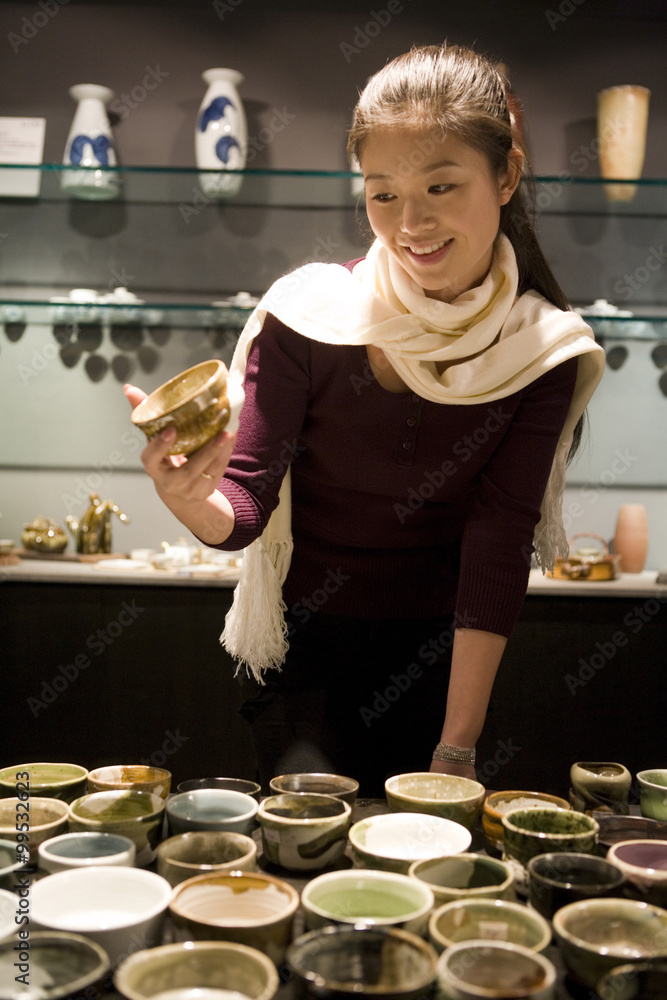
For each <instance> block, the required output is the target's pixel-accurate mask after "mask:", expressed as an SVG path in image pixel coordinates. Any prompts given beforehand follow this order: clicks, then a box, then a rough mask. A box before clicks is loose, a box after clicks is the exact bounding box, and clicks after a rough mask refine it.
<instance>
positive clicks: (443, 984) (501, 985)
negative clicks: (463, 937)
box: [436, 941, 556, 1000]
mask: <svg viewBox="0 0 667 1000" xmlns="http://www.w3.org/2000/svg"><path fill="white" fill-rule="evenodd" d="M436 974H437V984H438V989H439V991H440V992H439V995H440V996H441V997H446V998H448V1000H478V998H485V1000H507V998H510V997H521V998H522V1000H552V998H553V996H554V984H555V982H556V969H555V967H554V965H553V964H552V963H551V962H550V961H549V959H547V958H545V957H544V955H540V954H538V953H537V952H534V951H531V950H530V949H529V948H524V947H523V946H521V945H518V944H510V942H508V941H461V942H459V943H458V944H453V945H452V946H451V947H450V948H448V949H447V950H446V951H444V952H443V953H442V955H441V956H440V958H439V959H438V964H437V969H436Z"/></svg>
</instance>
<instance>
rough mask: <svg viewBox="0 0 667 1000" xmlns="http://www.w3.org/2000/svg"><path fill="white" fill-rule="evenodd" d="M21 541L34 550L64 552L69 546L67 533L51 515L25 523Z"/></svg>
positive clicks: (24, 545)
mask: <svg viewBox="0 0 667 1000" xmlns="http://www.w3.org/2000/svg"><path fill="white" fill-rule="evenodd" d="M21 541H22V543H23V548H24V549H30V550H32V551H34V552H54V553H56V552H62V551H63V550H64V549H66V548H67V535H66V534H65V530H64V528H61V527H60V525H59V524H58V522H57V521H54V520H53V518H50V517H42V516H41V515H40V516H39V517H36V518H35V519H34V520H33V521H31V522H30V524H24V525H23V532H22V534H21Z"/></svg>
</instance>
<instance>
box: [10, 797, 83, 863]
mask: <svg viewBox="0 0 667 1000" xmlns="http://www.w3.org/2000/svg"><path fill="white" fill-rule="evenodd" d="M68 815H69V806H68V804H67V803H66V802H62V801H61V800H60V799H50V798H40V797H35V798H33V797H32V796H30V801H29V802H27V801H25V800H24V799H23V798H16V799H0V839H2V840H3V841H10V842H12V841H13V843H14V851H15V856H16V859H17V860H18V859H20V860H21V861H22V862H25V861H27V860H28V855H29V856H30V860H31V861H36V860H37V849H38V848H39V845H40V844H41V843H42V841H44V840H48V838H49V837H57V836H58V835H59V834H61V833H65V832H66V830H67V817H68ZM22 827H23V828H24V829H21V828H22Z"/></svg>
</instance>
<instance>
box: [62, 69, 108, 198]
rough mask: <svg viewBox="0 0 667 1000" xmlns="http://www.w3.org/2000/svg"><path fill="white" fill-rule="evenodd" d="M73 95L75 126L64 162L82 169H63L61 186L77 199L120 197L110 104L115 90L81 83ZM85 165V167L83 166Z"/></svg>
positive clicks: (72, 90) (71, 91) (69, 137)
mask: <svg viewBox="0 0 667 1000" xmlns="http://www.w3.org/2000/svg"><path fill="white" fill-rule="evenodd" d="M69 95H70V97H71V98H73V99H74V100H75V101H76V102H77V109H76V111H75V113H74V119H73V121H72V127H71V128H70V130H69V135H68V137H67V145H66V146H65V155H64V156H63V164H64V165H65V166H72V167H78V168H79V169H78V170H63V172H62V177H61V186H62V188H63V190H64V191H66V192H67V194H69V195H71V196H72V197H73V198H86V199H89V200H92V201H105V200H108V199H110V198H117V197H118V193H119V191H120V178H119V176H118V173H117V172H116V171H113V170H112V171H109V170H107V169H105V168H106V167H115V166H116V163H117V161H116V152H115V150H114V144H113V134H112V131H111V124H110V122H109V116H108V115H107V109H106V105H107V104H108V103H109V102H110V101H112V100H113V97H114V93H113V91H112V90H109V88H108V87H101V86H98V85H97V84H96V83H78V84H76V86H74V87H70V89H69ZM82 168H83V169H82Z"/></svg>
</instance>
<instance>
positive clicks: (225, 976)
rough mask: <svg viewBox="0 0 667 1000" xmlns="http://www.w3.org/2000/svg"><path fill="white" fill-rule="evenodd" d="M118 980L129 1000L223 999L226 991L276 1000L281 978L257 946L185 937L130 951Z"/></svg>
mask: <svg viewBox="0 0 667 1000" xmlns="http://www.w3.org/2000/svg"><path fill="white" fill-rule="evenodd" d="M114 984H115V986H116V989H117V990H118V992H119V993H121V994H122V996H124V997H126V998H127V1000H150V998H151V997H158V996H160V997H162V996H164V997H166V996H167V995H168V996H170V997H174V996H175V995H176V994H178V995H179V996H183V997H186V996H189V997H190V998H191V1000H215V998H217V997H220V1000H221V998H222V992H221V991H223V990H224V991H234V992H238V993H239V994H241V995H243V996H245V997H248V998H249V1000H272V997H274V996H275V994H276V993H277V992H278V987H279V985H280V981H279V979H278V973H277V971H276V967H275V965H274V964H273V962H272V961H271V959H270V958H267V957H266V955H263V954H262V953H261V952H259V951H257V949H256V948H248V947H246V945H242V944H233V943H232V942H230V941H184V942H181V943H178V944H166V945H161V946H160V947H158V948H149V949H147V950H146V951H140V952H137V953H136V954H135V955H130V957H129V958H126V959H125V961H124V962H123V963H122V964H121V965H119V966H118V968H117V969H116V972H115V974H114ZM230 1000H231V997H230Z"/></svg>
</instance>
